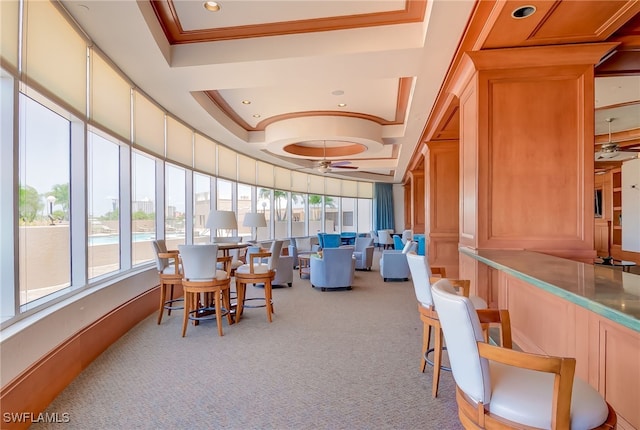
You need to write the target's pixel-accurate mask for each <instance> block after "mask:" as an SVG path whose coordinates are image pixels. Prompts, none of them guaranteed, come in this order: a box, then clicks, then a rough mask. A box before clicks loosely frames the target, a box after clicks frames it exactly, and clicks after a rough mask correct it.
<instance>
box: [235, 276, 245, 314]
mask: <svg viewBox="0 0 640 430" xmlns="http://www.w3.org/2000/svg"><path fill="white" fill-rule="evenodd" d="M246 289H247V284H245V283H244V282H239V281H238V280H237V279H236V294H237V299H236V301H237V303H236V323H237V322H239V321H240V317H241V316H242V310H243V309H244V294H245V290H246Z"/></svg>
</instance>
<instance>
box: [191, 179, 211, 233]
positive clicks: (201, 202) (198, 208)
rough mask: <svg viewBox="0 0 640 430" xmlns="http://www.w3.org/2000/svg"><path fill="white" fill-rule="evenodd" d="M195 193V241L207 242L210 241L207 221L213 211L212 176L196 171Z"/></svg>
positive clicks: (194, 180)
mask: <svg viewBox="0 0 640 430" xmlns="http://www.w3.org/2000/svg"><path fill="white" fill-rule="evenodd" d="M193 194H194V195H193V242H194V243H206V242H208V241H209V238H208V237H207V235H208V230H207V228H206V227H205V223H206V222H207V217H208V216H209V212H210V211H211V178H210V177H209V176H206V175H202V174H199V173H194V175H193Z"/></svg>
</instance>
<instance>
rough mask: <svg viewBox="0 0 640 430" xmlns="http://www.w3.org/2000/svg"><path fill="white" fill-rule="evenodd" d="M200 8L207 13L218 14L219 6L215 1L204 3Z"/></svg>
mask: <svg viewBox="0 0 640 430" xmlns="http://www.w3.org/2000/svg"><path fill="white" fill-rule="evenodd" d="M202 6H204V8H205V9H206V10H208V11H209V12H218V11H219V10H220V5H219V4H218V2H215V1H206V2H204V3H203V5H202Z"/></svg>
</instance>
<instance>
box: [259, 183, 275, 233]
mask: <svg viewBox="0 0 640 430" xmlns="http://www.w3.org/2000/svg"><path fill="white" fill-rule="evenodd" d="M272 200H273V190H271V189H269V188H260V189H259V190H258V211H261V212H262V213H263V214H264V218H265V219H266V220H267V227H264V228H259V229H258V236H257V237H258V240H265V239H269V238H271V237H273V236H272V235H271V234H270V232H271V201H272Z"/></svg>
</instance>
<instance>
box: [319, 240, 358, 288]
mask: <svg viewBox="0 0 640 430" xmlns="http://www.w3.org/2000/svg"><path fill="white" fill-rule="evenodd" d="M355 268H356V260H355V259H354V258H353V249H352V248H351V247H349V248H328V249H325V250H323V251H322V257H320V256H319V255H312V256H311V275H310V280H311V286H312V287H314V288H320V289H321V290H322V291H325V290H328V289H347V290H350V289H351V285H352V284H353V278H354V273H355Z"/></svg>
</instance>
